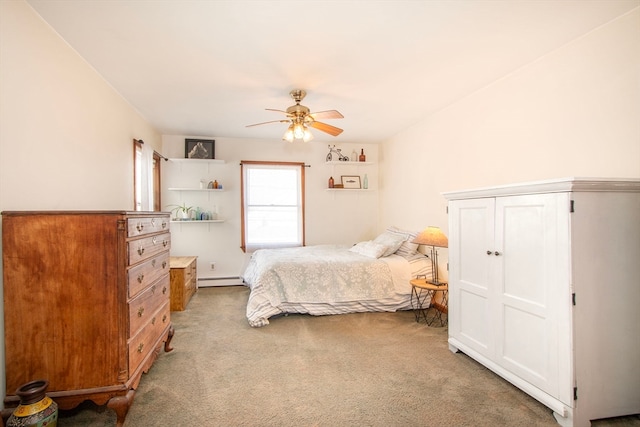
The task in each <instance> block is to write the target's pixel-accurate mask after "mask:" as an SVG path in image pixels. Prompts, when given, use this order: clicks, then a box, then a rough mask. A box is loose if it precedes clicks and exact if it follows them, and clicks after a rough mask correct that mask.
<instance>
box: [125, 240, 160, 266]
mask: <svg viewBox="0 0 640 427" xmlns="http://www.w3.org/2000/svg"><path fill="white" fill-rule="evenodd" d="M170 247H171V234H170V233H163V234H158V235H156V236H150V237H144V238H142V239H136V240H130V241H129V242H128V243H127V251H128V253H129V265H133V264H137V263H138V262H140V261H143V260H145V259H148V258H151V257H152V256H154V255H156V254H158V253H160V252H162V251H165V250H167V251H168V250H169V248H170Z"/></svg>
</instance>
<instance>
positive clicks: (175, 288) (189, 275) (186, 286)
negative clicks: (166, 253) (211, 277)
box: [169, 256, 198, 311]
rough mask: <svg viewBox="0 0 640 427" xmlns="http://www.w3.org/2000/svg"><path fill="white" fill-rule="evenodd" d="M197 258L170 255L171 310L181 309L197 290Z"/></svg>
mask: <svg viewBox="0 0 640 427" xmlns="http://www.w3.org/2000/svg"><path fill="white" fill-rule="evenodd" d="M197 260H198V257H195V256H172V257H171V258H170V259H169V266H170V267H171V311H183V310H184V309H185V308H187V304H189V300H190V299H191V297H192V296H193V294H195V293H196V291H197V290H198V274H197Z"/></svg>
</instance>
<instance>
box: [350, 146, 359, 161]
mask: <svg viewBox="0 0 640 427" xmlns="http://www.w3.org/2000/svg"><path fill="white" fill-rule="evenodd" d="M351 161H352V162H357V161H358V152H357V151H356V150H355V149H354V150H353V151H352V152H351Z"/></svg>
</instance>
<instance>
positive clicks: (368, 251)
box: [349, 240, 387, 258]
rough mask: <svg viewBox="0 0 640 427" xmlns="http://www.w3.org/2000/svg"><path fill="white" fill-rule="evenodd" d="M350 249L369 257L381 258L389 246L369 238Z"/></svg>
mask: <svg viewBox="0 0 640 427" xmlns="http://www.w3.org/2000/svg"><path fill="white" fill-rule="evenodd" d="M349 250H350V251H351V252H355V253H357V254H360V255H364V256H367V257H369V258H380V257H381V256H382V254H384V253H385V252H386V251H387V246H385V245H381V244H380V243H375V242H372V241H371V240H368V241H366V242H360V243H356V244H355V245H353V246H352V247H351V248H350V249H349Z"/></svg>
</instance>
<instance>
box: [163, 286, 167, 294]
mask: <svg viewBox="0 0 640 427" xmlns="http://www.w3.org/2000/svg"><path fill="white" fill-rule="evenodd" d="M166 293H167V287H166V286H165V287H163V288H162V295H165V294H166Z"/></svg>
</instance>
